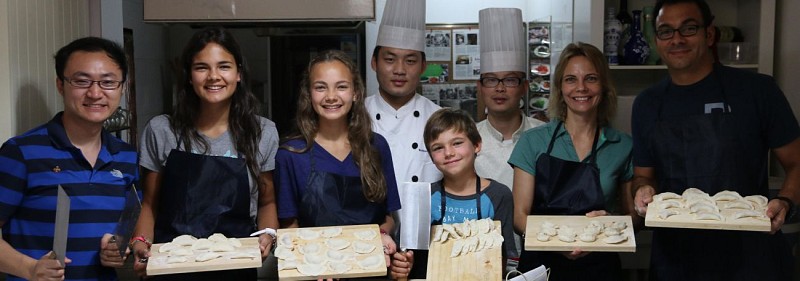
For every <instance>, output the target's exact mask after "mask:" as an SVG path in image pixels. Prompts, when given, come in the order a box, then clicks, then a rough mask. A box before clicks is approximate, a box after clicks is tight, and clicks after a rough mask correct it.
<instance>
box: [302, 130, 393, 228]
mask: <svg viewBox="0 0 800 281" xmlns="http://www.w3.org/2000/svg"><path fill="white" fill-rule="evenodd" d="M314 145H316V144H314ZM323 151H324V150H323ZM313 152H314V147H313V146H312V148H311V149H309V151H308V157H310V159H311V172H310V173H309V174H308V180H307V181H306V187H305V191H304V193H303V195H302V197H301V198H300V204H299V207H300V210H299V215H298V218H297V222H298V224H299V225H300V227H313V226H334V225H355V224H373V223H374V224H382V223H383V222H384V221H385V219H386V214H387V212H386V202H385V201H384V202H370V201H369V200H367V198H366V197H364V191H363V187H362V185H361V177H359V176H355V177H350V176H343V175H338V174H334V173H328V172H324V171H320V170H317V167H316V160H315V158H314V153H313ZM331 157H333V156H331Z"/></svg>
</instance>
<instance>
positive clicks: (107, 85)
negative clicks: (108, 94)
mask: <svg viewBox="0 0 800 281" xmlns="http://www.w3.org/2000/svg"><path fill="white" fill-rule="evenodd" d="M64 81H67V83H69V84H70V85H72V87H75V88H79V89H88V88H91V87H92V84H94V83H97V86H100V89H103V90H116V89H117V88H119V86H121V85H122V82H123V81H116V80H99V81H98V80H90V79H69V78H64Z"/></svg>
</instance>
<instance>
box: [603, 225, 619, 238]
mask: <svg viewBox="0 0 800 281" xmlns="http://www.w3.org/2000/svg"><path fill="white" fill-rule="evenodd" d="M620 233H622V231H620V230H619V229H617V228H613V227H606V228H605V229H603V234H605V235H606V236H614V235H620Z"/></svg>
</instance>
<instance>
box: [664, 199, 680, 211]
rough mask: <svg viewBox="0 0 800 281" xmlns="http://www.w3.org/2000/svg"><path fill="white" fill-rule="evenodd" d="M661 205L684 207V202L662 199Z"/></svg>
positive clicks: (668, 207) (666, 207)
mask: <svg viewBox="0 0 800 281" xmlns="http://www.w3.org/2000/svg"><path fill="white" fill-rule="evenodd" d="M659 206H660V207H661V209H672V208H683V204H681V202H680V201H677V200H669V201H662V202H661V203H660V204H659Z"/></svg>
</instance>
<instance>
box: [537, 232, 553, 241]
mask: <svg viewBox="0 0 800 281" xmlns="http://www.w3.org/2000/svg"><path fill="white" fill-rule="evenodd" d="M536 240H539V241H541V242H547V241H550V235H547V233H544V232H539V233H538V234H536Z"/></svg>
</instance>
